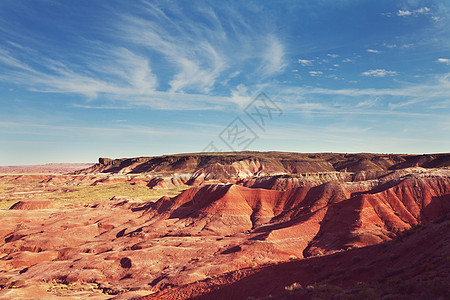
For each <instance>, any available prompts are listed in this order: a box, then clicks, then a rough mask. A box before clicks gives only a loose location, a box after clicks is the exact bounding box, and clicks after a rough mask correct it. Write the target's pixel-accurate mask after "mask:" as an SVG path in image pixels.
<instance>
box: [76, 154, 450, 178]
mask: <svg viewBox="0 0 450 300" xmlns="http://www.w3.org/2000/svg"><path fill="white" fill-rule="evenodd" d="M449 166H450V154H448V153H447V154H424V155H406V154H371V153H356V154H342V153H290V152H250V151H243V152H222V153H191V154H175V155H164V156H156V157H137V158H121V159H110V158H100V159H99V163H98V164H96V165H94V166H92V167H90V168H87V169H84V170H80V171H77V172H76V173H75V174H93V173H111V174H139V173H147V174H151V173H153V174H157V175H162V176H171V175H174V174H186V173H189V174H194V173H196V174H197V176H198V174H201V173H203V174H205V176H206V177H207V179H230V178H247V177H251V176H261V175H274V174H303V173H305V174H307V173H320V172H361V171H364V172H373V173H374V174H375V173H377V172H378V173H380V172H381V173H382V172H383V171H387V170H396V169H403V168H408V167H424V168H438V167H449Z"/></svg>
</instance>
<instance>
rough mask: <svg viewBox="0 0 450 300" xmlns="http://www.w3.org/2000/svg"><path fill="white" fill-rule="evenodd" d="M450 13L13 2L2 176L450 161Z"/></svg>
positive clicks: (333, 4)
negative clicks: (273, 154) (183, 157)
mask: <svg viewBox="0 0 450 300" xmlns="http://www.w3.org/2000/svg"><path fill="white" fill-rule="evenodd" d="M449 115H450V1H447V0H441V1H438V0H436V1H421V0H398V1H392V0H358V1H356V0H355V1H351V0H317V1H309V0H308V1H307V0H304V1H301V0H300V1H211V2H209V1H106V0H104V1H101V0H99V1H91V0H77V1H75V0H68V1H56V0H36V1H31V0H30V1H25V0H3V1H0V165H27V164H41V163H57V162H74V163H75V162H96V161H97V159H98V157H110V158H121V157H136V156H154V155H163V154H172V153H188V152H189V153H190V152H203V151H239V150H256V151H292V152H341V153H355V152H374V153H438V152H450V151H449V150H450V118H449Z"/></svg>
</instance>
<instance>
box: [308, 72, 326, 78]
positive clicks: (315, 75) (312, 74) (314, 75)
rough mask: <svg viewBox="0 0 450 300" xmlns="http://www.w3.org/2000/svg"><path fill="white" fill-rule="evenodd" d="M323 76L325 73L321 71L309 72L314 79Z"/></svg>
mask: <svg viewBox="0 0 450 300" xmlns="http://www.w3.org/2000/svg"><path fill="white" fill-rule="evenodd" d="M322 74H323V72H321V71H309V75H311V76H313V77H318V76H320V75H322Z"/></svg>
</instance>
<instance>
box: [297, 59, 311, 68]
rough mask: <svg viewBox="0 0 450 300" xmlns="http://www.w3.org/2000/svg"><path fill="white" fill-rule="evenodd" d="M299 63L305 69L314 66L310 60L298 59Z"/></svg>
mask: <svg viewBox="0 0 450 300" xmlns="http://www.w3.org/2000/svg"><path fill="white" fill-rule="evenodd" d="M298 62H299V63H300V64H301V65H302V66H304V67H306V66H312V64H313V60H309V59H300V58H299V59H298Z"/></svg>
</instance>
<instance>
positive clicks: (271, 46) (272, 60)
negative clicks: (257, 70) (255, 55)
mask: <svg viewBox="0 0 450 300" xmlns="http://www.w3.org/2000/svg"><path fill="white" fill-rule="evenodd" d="M284 55H285V54H284V47H283V45H282V44H281V43H280V41H279V40H278V39H277V38H275V37H274V36H270V37H268V39H267V42H266V47H265V51H264V53H263V56H262V58H263V64H262V67H261V71H262V73H263V75H265V76H272V75H275V74H278V73H280V72H281V71H283V70H284V68H285V67H286V62H285V58H284Z"/></svg>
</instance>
